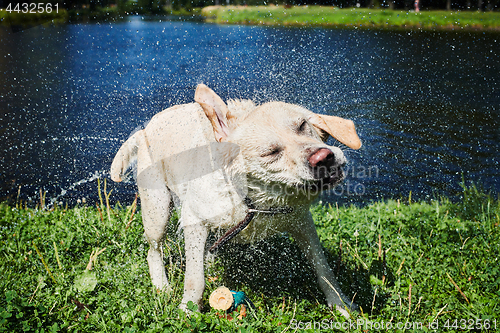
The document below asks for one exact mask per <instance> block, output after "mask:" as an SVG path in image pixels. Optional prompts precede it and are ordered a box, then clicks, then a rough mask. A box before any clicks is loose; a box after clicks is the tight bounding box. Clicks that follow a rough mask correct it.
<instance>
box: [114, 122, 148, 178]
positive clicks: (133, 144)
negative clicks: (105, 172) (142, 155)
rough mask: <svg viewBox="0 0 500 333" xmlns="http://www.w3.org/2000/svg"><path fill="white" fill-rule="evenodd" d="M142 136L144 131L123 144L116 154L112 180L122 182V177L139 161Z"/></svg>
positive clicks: (136, 133)
mask: <svg viewBox="0 0 500 333" xmlns="http://www.w3.org/2000/svg"><path fill="white" fill-rule="evenodd" d="M140 136H142V130H141V131H137V132H135V133H134V134H133V135H132V136H131V137H130V138H128V140H127V141H125V142H124V143H123V145H122V146H121V147H120V149H119V150H118V152H117V153H116V156H115V158H114V159H113V163H111V171H110V174H111V179H113V180H114V181H115V182H121V181H122V176H123V175H124V174H125V171H127V169H128V168H129V166H130V165H131V164H132V163H133V162H134V161H135V160H136V159H137V151H138V141H139V139H140Z"/></svg>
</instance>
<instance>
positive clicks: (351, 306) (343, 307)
mask: <svg viewBox="0 0 500 333" xmlns="http://www.w3.org/2000/svg"><path fill="white" fill-rule="evenodd" d="M328 306H329V307H330V309H335V310H337V311H338V312H340V314H341V315H342V316H344V318H346V319H350V318H352V316H353V314H356V313H358V312H359V306H358V305H357V304H356V303H354V302H343V304H336V303H334V304H328Z"/></svg>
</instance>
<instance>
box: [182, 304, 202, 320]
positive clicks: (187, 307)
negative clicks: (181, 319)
mask: <svg viewBox="0 0 500 333" xmlns="http://www.w3.org/2000/svg"><path fill="white" fill-rule="evenodd" d="M179 309H181V310H182V311H184V313H185V314H186V315H187V316H188V317H189V316H191V314H193V312H197V311H199V306H198V305H197V304H195V303H193V302H192V301H189V302H184V301H182V302H181V304H179Z"/></svg>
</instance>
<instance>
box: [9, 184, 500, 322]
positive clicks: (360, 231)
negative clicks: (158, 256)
mask: <svg viewBox="0 0 500 333" xmlns="http://www.w3.org/2000/svg"><path fill="white" fill-rule="evenodd" d="M108 196H109V194H106V195H105V196H104V197H102V196H101V198H102V199H101V200H100V201H101V202H100V203H98V204H97V206H92V207H89V206H81V205H80V206H77V207H74V208H64V207H61V206H57V207H54V208H51V209H47V208H43V206H44V199H43V198H42V199H41V200H40V204H39V205H38V207H37V208H26V207H22V204H20V203H18V204H17V205H14V204H10V205H7V204H1V205H0V271H1V272H2V279H1V280H0V332H3V331H5V332H13V331H19V332H21V331H23V330H24V331H30V332H35V331H38V332H42V331H44V332H57V331H61V330H65V331H70V332H76V331H78V332H170V331H173V332H236V331H240V332H264V331H265V332H283V331H287V332H293V331H294V328H298V327H304V328H305V327H307V323H311V325H313V323H317V325H320V323H322V324H323V325H330V327H332V326H333V327H335V325H341V324H342V323H345V325H347V324H348V323H349V322H347V321H346V320H345V319H344V318H343V317H340V316H338V315H337V313H334V312H333V313H332V312H331V311H330V310H329V309H328V308H327V307H326V306H325V305H324V299H323V296H322V295H321V293H320V292H319V291H318V289H317V287H316V283H315V281H314V277H313V273H312V272H311V271H310V268H309V267H308V266H307V265H306V264H304V261H303V260H302V258H301V254H300V251H298V249H297V248H296V247H295V245H294V243H293V242H292V241H291V240H290V239H289V238H288V237H286V236H279V237H275V238H273V239H271V240H269V242H265V243H260V244H257V245H256V246H255V247H245V246H241V245H240V246H236V245H235V246H231V247H228V249H227V250H225V252H224V251H223V253H221V255H220V257H218V259H216V260H215V261H214V262H213V263H211V264H210V265H208V267H207V269H206V275H207V278H206V284H207V288H206V291H205V295H204V298H203V300H204V308H203V309H202V311H201V312H195V313H193V314H192V315H191V316H190V317H186V316H185V315H184V313H182V312H180V311H179V310H178V309H177V306H178V304H179V302H180V299H181V297H182V290H183V269H184V258H183V256H182V253H183V252H182V247H183V244H182V241H180V240H179V239H178V238H177V235H176V225H175V223H172V225H171V227H170V228H169V231H168V237H167V241H166V244H165V256H166V259H165V264H166V269H167V272H168V275H169V279H170V282H171V284H172V291H171V292H169V293H165V294H157V293H156V292H155V291H154V290H153V288H152V285H151V282H150V279H149V275H148V268H147V263H146V252H147V249H148V246H147V244H146V242H145V240H144V238H143V230H142V225H141V216H140V212H139V211H138V212H136V211H135V208H134V206H128V207H122V206H121V205H119V204H117V205H116V206H115V207H113V208H112V207H109V206H108V205H107V204H106V202H107V201H108V200H107V198H108ZM311 211H312V213H313V215H314V218H315V221H316V225H317V230H318V234H319V236H320V238H321V240H322V243H323V245H324V246H325V247H326V250H327V253H328V254H329V259H330V260H331V265H332V267H333V269H334V270H335V271H336V272H337V273H338V274H339V275H340V276H341V278H340V283H341V285H342V287H343V289H344V290H345V292H346V293H347V294H348V295H351V296H353V295H355V300H356V301H357V302H358V304H359V305H360V306H361V307H362V313H361V314H354V318H353V319H352V320H354V321H355V320H369V321H370V322H371V325H386V324H383V323H387V322H391V323H392V324H394V325H396V323H403V324H404V323H407V325H408V326H409V325H410V324H411V323H417V322H420V323H422V325H423V330H424V331H433V330H429V325H431V326H430V327H431V328H433V326H432V325H436V323H439V325H440V326H439V328H440V329H439V330H438V331H440V332H444V331H457V330H459V329H455V328H453V324H454V320H455V319H464V320H468V321H467V322H466V323H465V324H466V325H469V324H470V323H471V322H472V321H474V325H477V324H478V323H482V324H486V323H489V324H490V326H492V327H493V325H494V323H496V327H497V328H498V327H500V316H499V313H500V265H499V263H498V260H499V259H498V258H499V257H500V246H499V239H500V226H499V223H500V217H499V215H500V201H499V200H498V199H494V198H492V197H491V196H489V195H487V194H484V192H483V191H481V190H479V189H477V188H476V187H474V186H471V187H468V188H464V193H463V199H462V201H460V202H458V203H451V202H450V201H448V200H447V199H439V200H435V201H431V202H409V200H408V199H406V200H404V201H399V200H398V201H393V200H391V201H386V202H375V203H371V204H368V205H367V206H365V207H362V208H360V207H354V206H351V207H335V206H330V205H323V204H321V203H319V204H317V205H315V206H314V207H312V209H311ZM103 249H104V250H103ZM99 252H101V253H100V254H99V255H97V258H96V259H95V260H93V261H92V269H91V270H88V269H87V266H88V264H89V261H90V257H91V255H92V254H94V257H95V253H99ZM241 253H243V254H241ZM220 285H226V286H228V287H230V288H234V289H237V290H242V291H244V292H245V293H246V294H247V296H248V297H249V298H250V299H251V300H252V301H253V303H254V304H255V305H256V310H255V312H254V313H253V314H249V315H248V316H247V317H246V318H244V319H243V320H233V321H229V320H227V319H225V318H221V316H219V315H218V313H217V312H216V311H215V310H213V309H210V308H209V306H208V296H209V294H210V292H211V291H213V290H214V289H216V288H217V287H218V286H220ZM233 316H234V315H233ZM469 320H470V321H469ZM476 320H477V322H476ZM495 321H496V322H495ZM335 323H337V324H335ZM432 323H434V324H432ZM446 323H448V325H449V326H450V327H449V329H445V328H444V327H443V326H444V325H446ZM465 324H464V322H457V323H456V325H458V326H457V327H458V328H460V325H465ZM300 325H302V326H300ZM373 327H377V326H373ZM378 327H380V326H378ZM364 328H366V327H359V328H355V329H352V330H350V331H352V332H362V331H363V329H364ZM465 330H467V329H465ZM310 331H312V330H310ZM382 331H383V330H382ZM400 331H402V330H400ZM407 331H410V332H411V331H415V332H416V331H419V330H417V329H415V330H413V329H408V330H407ZM490 331H494V330H492V329H490Z"/></svg>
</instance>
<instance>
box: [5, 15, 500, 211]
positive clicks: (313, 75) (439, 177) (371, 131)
mask: <svg viewBox="0 0 500 333" xmlns="http://www.w3.org/2000/svg"><path fill="white" fill-rule="evenodd" d="M0 29H1V30H0V45H1V47H0V73H1V78H2V79H1V81H0V124H1V125H0V126H1V130H0V142H2V146H1V148H0V163H1V169H0V190H1V192H0V198H2V199H5V198H11V199H12V200H16V198H17V196H18V193H20V199H22V200H32V201H33V202H36V201H38V200H39V190H40V189H43V190H44V191H47V202H48V201H49V200H57V201H61V202H68V203H70V204H72V203H75V202H76V200H77V199H81V198H87V201H90V200H96V198H97V190H96V187H97V183H96V181H95V179H96V177H98V176H99V177H101V178H105V177H108V176H107V174H106V173H107V171H108V170H109V166H110V164H111V161H112V159H113V157H114V154H115V153H116V151H117V150H118V148H119V146H120V145H121V142H123V141H124V140H125V139H127V137H128V136H129V135H130V133H131V132H132V131H133V130H134V129H135V128H137V127H138V126H142V125H143V124H144V123H145V122H146V121H147V120H149V119H150V118H151V117H152V116H153V115H154V114H155V113H157V112H159V111H161V110H162V109H165V108H167V107H169V106H171V105H174V104H178V103H186V102H191V101H193V96H194V89H195V87H196V85H197V84H198V83H202V82H203V83H205V84H207V85H209V86H210V87H211V88H212V89H214V90H215V91H216V92H217V93H218V94H219V95H220V96H221V97H222V98H223V99H228V98H252V99H254V100H256V101H257V102H265V101H269V100H281V101H287V102H291V103H298V104H301V105H303V106H305V107H307V108H309V109H310V110H312V111H315V112H319V113H327V114H334V115H339V116H342V117H346V118H350V119H352V120H354V121H355V123H356V125H357V129H358V131H359V135H360V137H361V139H362V141H363V147H362V149H361V150H359V151H356V152H355V151H349V150H348V151H346V154H347V157H348V159H349V160H350V164H349V166H348V172H349V176H348V178H347V181H346V184H344V186H343V187H340V188H338V189H337V190H336V191H335V192H337V194H341V196H340V197H337V196H336V195H335V193H329V194H327V195H325V196H324V197H323V200H326V201H332V202H333V201H334V200H340V201H341V202H358V203H361V202H367V201H369V200H373V199H380V198H404V199H405V200H406V198H408V196H409V194H410V192H411V196H412V199H413V198H420V199H429V198H434V197H435V196H436V195H439V194H444V195H448V196H451V197H454V196H455V195H457V194H459V193H460V182H461V180H462V177H463V178H464V179H465V180H466V182H470V181H474V182H476V183H479V184H482V185H483V186H484V187H485V188H486V189H488V190H492V191H493V192H495V193H500V180H499V177H498V175H499V163H500V154H499V143H500V132H499V127H498V126H499V120H500V110H499V109H500V87H499V84H500V83H499V79H500V40H499V39H500V35H499V34H487V33H481V32H474V33H468V32H467V33H464V32H458V33H457V32H451V31H450V32H417V31H415V32H409V31H399V32H394V31H370V30H363V31H359V30H340V29H339V30H328V29H299V28H270V27H252V26H221V25H212V24H204V23H196V22H169V21H163V22H161V21H147V20H144V19H143V18H141V17H130V18H129V19H128V21H126V22H123V23H114V24H75V25H64V26H56V27H45V28H44V27H41V26H39V27H35V28H32V29H28V30H25V31H22V32H17V33H14V32H12V31H10V30H8V29H6V28H0ZM108 180H109V179H108ZM109 183H111V181H110V180H109V182H108V190H109V189H111V188H112V189H113V194H112V198H114V199H115V200H116V199H119V200H120V201H122V202H123V201H128V202H130V201H131V200H132V199H133V193H134V192H135V187H134V185H133V184H119V185H116V184H109ZM20 186H21V187H20Z"/></svg>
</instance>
